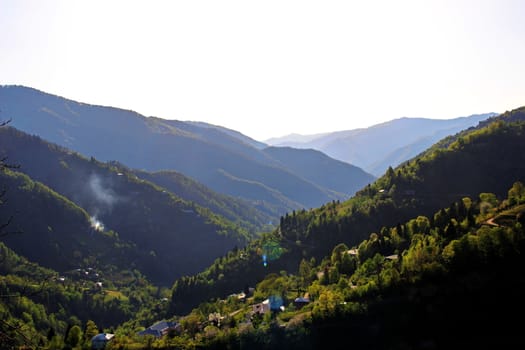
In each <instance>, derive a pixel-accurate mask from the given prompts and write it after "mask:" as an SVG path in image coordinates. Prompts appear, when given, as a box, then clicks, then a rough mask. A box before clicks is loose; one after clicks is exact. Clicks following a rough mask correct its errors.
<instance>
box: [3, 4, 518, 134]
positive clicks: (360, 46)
mask: <svg viewBox="0 0 525 350" xmlns="http://www.w3.org/2000/svg"><path fill="white" fill-rule="evenodd" d="M523 18H525V1H522V0H475V1H474V0H473V1H469V0H440V1H434V0H425V1H421V0H414V1H406V0H396V1H391V0H385V1H373V0H371V1H364V0H363V1H352V0H346V1H331V0H323V1H309V0H298V1H289V0H278V1H274V0H264V1H251V0H239V1H228V0H224V1H219V0H211V1H199V0H189V1H176V0H172V1H171V0H170V1H158V0H148V1H133V0H126V1H117V0H104V1H99V0H90V1H80V0H64V1H59V0H46V1H41V0H33V1H30V0H0V33H1V34H0V85H11V84H14V85H24V86H29V87H33V88H36V89H39V90H42V91H45V92H48V93H52V94H56V95H59V96H63V97H66V98H69V99H73V100H76V101H79V102H84V103H90V104H96V105H104V106H113V107H119V108H124V109H130V110H134V111H136V112H138V113H140V114H143V115H145V116H156V117H160V118H165V119H178V120H191V121H203V122H207V123H211V124H215V125H221V126H224V127H227V128H231V129H234V130H237V131H240V132H242V133H243V134H245V135H247V136H250V137H252V138H254V139H257V140H260V141H264V140H266V139H268V138H270V137H279V136H283V135H287V134H290V133H299V134H316V133H321V132H331V131H338V130H350V129H356V128H363V127H368V126H371V125H375V124H378V123H381V122H385V121H388V120H392V119H396V118H400V117H411V118H416V117H422V118H439V119H450V118H455V117H460V116H467V115H471V114H477V113H488V112H497V113H500V112H504V111H506V110H511V109H514V108H517V107H521V106H523V105H525V21H524V20H523Z"/></svg>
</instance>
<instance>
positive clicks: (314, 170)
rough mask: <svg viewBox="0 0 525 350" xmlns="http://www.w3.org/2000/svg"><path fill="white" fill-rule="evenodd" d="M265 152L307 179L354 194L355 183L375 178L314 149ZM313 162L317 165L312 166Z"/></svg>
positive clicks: (282, 148)
mask: <svg viewBox="0 0 525 350" xmlns="http://www.w3.org/2000/svg"><path fill="white" fill-rule="evenodd" d="M263 152H264V153H266V154H268V155H269V156H270V157H272V158H273V159H276V160H278V161H279V162H280V163H281V164H282V165H283V166H286V167H287V168H288V169H291V170H292V171H293V172H295V173H298V174H303V177H304V178H306V179H307V180H309V181H311V182H313V183H317V184H320V185H321V186H324V187H327V188H332V189H334V190H335V191H337V192H340V193H350V194H352V195H354V194H355V185H354V184H355V183H358V182H360V181H361V179H366V182H367V183H370V182H372V181H374V180H375V178H374V177H373V176H372V175H370V174H368V173H367V172H365V171H364V170H362V169H361V168H358V167H356V166H353V165H350V164H348V163H345V162H342V161H334V159H332V158H330V157H328V156H327V155H326V154H324V153H322V152H320V151H316V150H313V149H304V150H301V149H297V148H292V147H267V148H265V149H264V150H263ZM312 163H313V164H315V166H312ZM332 174H334V176H332ZM336 174H337V175H336Z"/></svg>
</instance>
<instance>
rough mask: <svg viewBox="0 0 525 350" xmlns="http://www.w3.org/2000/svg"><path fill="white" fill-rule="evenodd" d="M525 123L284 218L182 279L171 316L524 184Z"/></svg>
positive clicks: (504, 119) (451, 147)
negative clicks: (340, 247) (464, 201)
mask: <svg viewBox="0 0 525 350" xmlns="http://www.w3.org/2000/svg"><path fill="white" fill-rule="evenodd" d="M510 116H512V118H511V117H510ZM524 121H525V108H519V109H516V110H514V111H511V112H508V113H505V114H503V115H501V116H499V117H497V118H493V119H492V120H491V121H490V123H487V124H485V125H483V126H480V127H479V128H477V129H472V130H469V131H465V132H462V133H460V134H458V135H455V136H451V137H448V138H447V139H445V140H443V141H441V142H440V143H438V144H436V145H435V146H434V147H432V148H430V149H429V150H427V151H426V152H424V153H422V154H421V155H419V156H418V157H416V158H413V159H411V160H410V161H408V162H406V163H404V164H402V165H400V166H398V167H397V168H395V169H389V170H388V171H387V172H386V174H385V175H384V176H382V177H381V178H379V179H378V180H376V181H375V182H374V183H372V184H371V185H370V186H366V187H364V188H363V189H362V190H361V191H359V192H358V193H357V194H356V196H355V197H353V198H351V199H350V200H348V201H345V202H342V203H337V202H333V203H328V204H326V205H323V206H321V207H320V208H317V209H313V210H308V211H307V210H301V211H297V212H292V213H290V214H287V215H285V216H283V217H282V218H281V221H280V225H279V228H278V229H277V230H276V231H274V232H273V233H272V234H269V235H267V236H265V237H264V238H263V239H261V240H259V241H257V242H253V243H252V244H251V245H249V246H248V247H247V248H246V249H244V250H241V251H238V252H236V253H230V254H229V256H228V257H225V258H223V259H220V260H217V261H216V262H215V263H214V264H213V265H212V266H211V267H210V268H209V269H207V270H206V271H205V272H203V273H201V274H199V275H197V276H193V277H189V278H184V279H181V280H178V281H177V282H176V283H175V284H174V288H173V298H172V311H173V312H178V310H181V312H185V311H188V310H189V308H188V307H187V306H190V308H191V305H195V303H196V302H199V301H202V300H207V298H209V297H212V296H216V295H217V293H219V294H221V295H227V294H228V293H232V292H235V291H236V290H239V289H242V288H244V286H245V285H253V284H254V283H256V282H257V281H258V280H260V279H261V278H262V277H263V276H265V275H266V274H267V273H269V272H278V271H280V270H285V271H290V272H291V271H294V269H296V268H297V266H298V264H299V261H300V260H301V259H303V258H306V259H310V258H312V257H314V258H316V259H321V258H322V257H323V256H325V255H326V254H328V252H329V251H330V250H331V249H332V248H333V247H334V246H335V245H337V244H339V243H345V244H346V245H348V246H353V245H357V244H359V242H361V241H362V240H363V239H365V238H367V237H368V235H369V234H370V233H371V232H378V231H379V230H380V229H381V227H383V226H385V227H391V226H395V225H397V224H398V223H403V222H406V221H407V220H410V219H411V218H413V217H417V216H418V215H433V214H434V212H435V211H437V210H439V209H440V208H443V207H448V206H450V205H451V203H454V202H455V201H458V200H460V199H461V198H463V197H466V196H472V197H476V196H478V194H479V193H481V192H492V193H495V194H496V195H497V196H500V197H502V196H504V195H505V194H506V192H507V191H508V188H509V187H511V186H512V184H513V183H514V182H515V181H523V179H525V166H523V164H525V137H524V136H525V135H524V132H525V123H524ZM264 256H265V257H266V264H264V263H263V262H264V261H263V260H264ZM219 276H220V277H219Z"/></svg>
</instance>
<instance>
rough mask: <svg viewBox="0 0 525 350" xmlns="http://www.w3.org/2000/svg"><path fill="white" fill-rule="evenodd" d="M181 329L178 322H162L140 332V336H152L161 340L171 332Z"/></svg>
mask: <svg viewBox="0 0 525 350" xmlns="http://www.w3.org/2000/svg"><path fill="white" fill-rule="evenodd" d="M178 329H180V324H179V323H177V322H170V321H160V322H157V323H155V324H154V325H152V326H149V327H148V328H146V329H145V330H143V331H140V332H138V333H137V334H138V335H152V336H154V337H156V338H161V337H162V336H164V335H166V334H168V332H169V331H170V330H178Z"/></svg>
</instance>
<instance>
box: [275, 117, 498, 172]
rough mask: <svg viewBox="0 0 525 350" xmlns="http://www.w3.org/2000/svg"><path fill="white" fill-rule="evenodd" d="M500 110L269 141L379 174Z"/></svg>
mask: <svg viewBox="0 0 525 350" xmlns="http://www.w3.org/2000/svg"><path fill="white" fill-rule="evenodd" d="M495 115H496V113H485V114H474V115H471V116H468V117H459V118H454V119H448V120H442V119H426V118H399V119H394V120H391V121H388V122H385V123H381V124H377V125H374V126H371V127H369V128H363V129H354V130H345V131H337V132H332V133H324V134H319V135H303V136H301V137H299V136H297V135H290V136H284V137H281V138H274V139H270V140H267V141H266V143H268V144H271V145H273V146H290V147H295V148H313V149H317V150H319V151H321V152H323V153H326V154H327V155H328V156H330V157H333V158H335V159H339V160H342V161H344V162H347V163H350V164H353V165H355V166H358V167H360V168H362V169H364V170H365V171H367V172H369V173H371V174H374V175H375V176H380V175H382V174H383V173H384V172H385V170H386V169H387V168H388V167H389V166H392V167H395V166H397V165H399V164H400V163H402V162H403V161H405V160H408V159H410V158H412V157H414V156H416V155H417V154H419V153H421V152H423V151H424V150H425V149H427V148H428V147H430V146H431V145H432V144H434V143H436V142H438V141H439V140H441V139H442V138H444V137H446V136H448V135H453V134H455V133H457V132H459V131H461V130H464V129H468V128H470V127H472V126H475V125H477V124H478V123H479V122H480V121H483V120H485V119H487V118H489V117H492V116H495Z"/></svg>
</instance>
